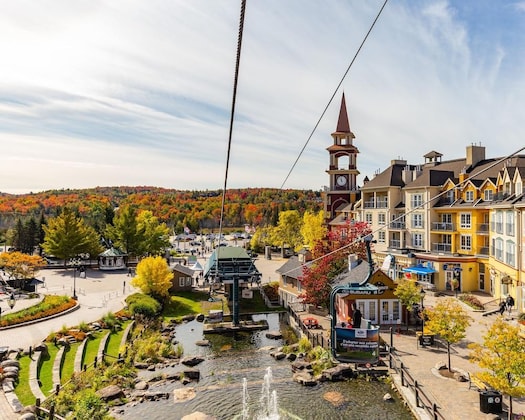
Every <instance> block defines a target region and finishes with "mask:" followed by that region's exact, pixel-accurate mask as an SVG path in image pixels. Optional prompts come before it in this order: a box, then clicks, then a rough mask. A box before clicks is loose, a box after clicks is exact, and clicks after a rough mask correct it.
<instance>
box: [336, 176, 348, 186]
mask: <svg viewBox="0 0 525 420" xmlns="http://www.w3.org/2000/svg"><path fill="white" fill-rule="evenodd" d="M337 185H339V186H340V187H343V186H345V185H346V177H345V176H342V175H340V176H338V177H337Z"/></svg>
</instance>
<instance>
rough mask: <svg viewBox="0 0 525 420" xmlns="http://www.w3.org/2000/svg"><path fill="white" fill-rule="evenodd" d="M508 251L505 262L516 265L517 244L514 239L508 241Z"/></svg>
mask: <svg viewBox="0 0 525 420" xmlns="http://www.w3.org/2000/svg"><path fill="white" fill-rule="evenodd" d="M506 246H507V252H506V253H505V262H506V263H507V264H508V265H510V266H512V267H514V266H515V265H516V245H515V244H514V242H513V241H507V243H506Z"/></svg>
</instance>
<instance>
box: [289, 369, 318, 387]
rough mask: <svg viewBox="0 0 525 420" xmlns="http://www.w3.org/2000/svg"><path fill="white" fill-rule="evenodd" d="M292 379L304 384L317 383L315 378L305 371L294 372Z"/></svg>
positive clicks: (313, 384) (312, 384) (311, 384)
mask: <svg viewBox="0 0 525 420" xmlns="http://www.w3.org/2000/svg"><path fill="white" fill-rule="evenodd" d="M293 380H294V381H295V382H297V383H300V384H301V385H304V386H315V385H317V381H316V380H315V378H314V377H313V376H312V375H311V374H310V373H309V372H306V371H302V372H296V373H294V374H293Z"/></svg>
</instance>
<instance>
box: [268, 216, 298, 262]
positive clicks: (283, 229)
mask: <svg viewBox="0 0 525 420" xmlns="http://www.w3.org/2000/svg"><path fill="white" fill-rule="evenodd" d="M302 224H303V220H302V218H301V215H300V214H299V212H298V211H297V210H287V211H282V212H280V213H279V223H278V224H277V226H276V227H275V228H274V229H273V230H272V235H271V238H272V242H273V244H274V245H279V246H281V249H282V252H283V254H284V247H285V246H286V245H288V246H289V247H290V248H291V249H293V250H296V249H298V248H300V247H301V246H302V244H303V237H302V235H301V227H302Z"/></svg>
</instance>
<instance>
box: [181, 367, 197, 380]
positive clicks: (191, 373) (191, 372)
mask: <svg viewBox="0 0 525 420" xmlns="http://www.w3.org/2000/svg"><path fill="white" fill-rule="evenodd" d="M182 373H183V374H184V376H185V377H186V378H188V379H194V380H197V381H198V380H199V379H200V377H201V372H200V370H198V369H185V370H184V371H183V372H182Z"/></svg>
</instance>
